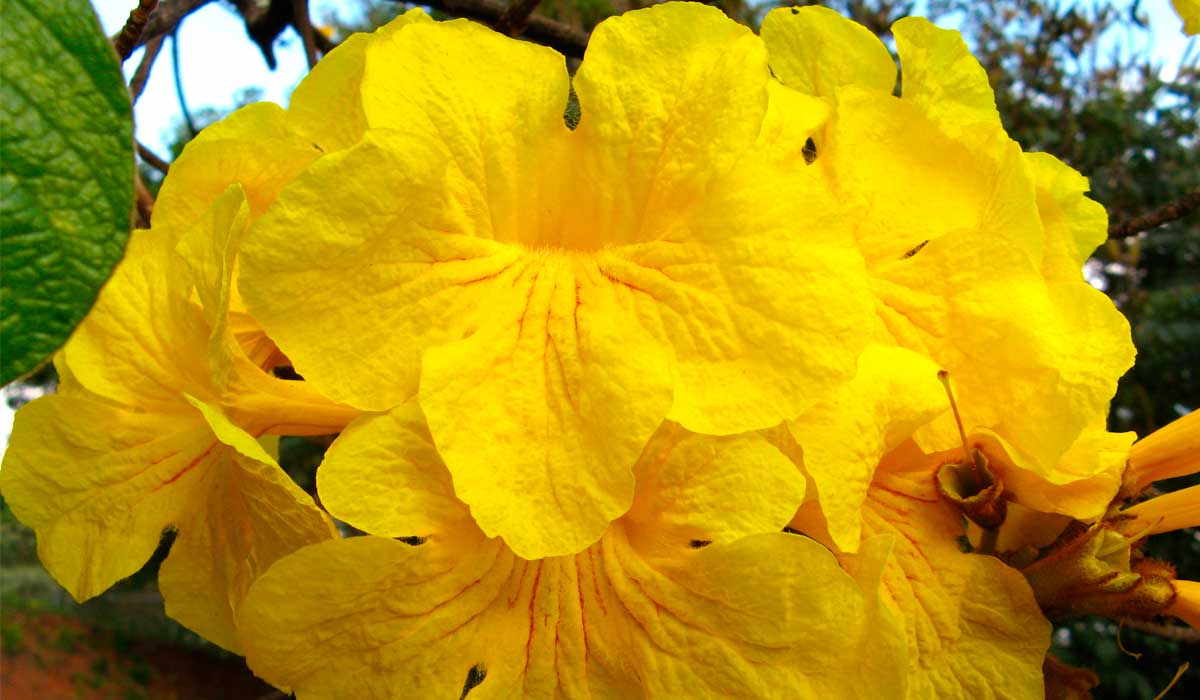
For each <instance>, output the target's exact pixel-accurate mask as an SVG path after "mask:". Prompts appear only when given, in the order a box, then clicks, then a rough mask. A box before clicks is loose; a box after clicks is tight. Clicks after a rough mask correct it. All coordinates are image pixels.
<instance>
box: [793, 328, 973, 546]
mask: <svg viewBox="0 0 1200 700" xmlns="http://www.w3.org/2000/svg"><path fill="white" fill-rule="evenodd" d="M938 369H939V368H938V366H937V365H935V364H934V363H933V362H931V361H930V360H928V359H927V358H925V357H923V356H921V355H918V354H917V353H914V352H912V351H910V350H905V349H903V348H894V347H885V346H878V345H875V346H871V347H870V348H868V349H867V350H866V351H864V352H863V354H862V355H861V356H859V358H858V374H857V375H856V376H855V378H854V381H852V382H850V383H848V384H846V385H845V386H844V387H842V388H840V389H838V390H837V392H835V393H834V394H833V396H831V397H830V398H829V399H827V400H825V401H822V402H821V403H819V404H817V405H816V406H814V407H813V408H811V409H809V410H808V411H807V412H806V413H805V414H804V415H802V416H801V417H800V418H798V419H797V420H794V421H789V422H788V428H789V429H790V430H791V433H792V435H793V437H795V439H796V442H797V443H799V444H800V446H801V447H802V448H803V453H804V456H803V466H804V471H805V473H806V474H808V476H809V477H811V478H812V480H813V483H814V484H815V485H816V487H817V499H818V501H819V502H820V506H821V510H822V512H823V513H824V514H825V518H826V521H827V526H828V528H829V534H830V536H831V537H832V538H833V541H834V543H835V544H836V545H837V547H838V549H840V550H841V551H843V552H856V551H858V544H859V540H860V539H861V537H862V517H863V514H862V506H863V500H864V499H865V498H866V497H867V488H868V487H869V486H870V484H871V480H872V479H873V478H874V475H875V467H876V466H877V465H878V464H879V461H880V460H881V459H882V458H883V456H884V455H885V454H887V453H888V452H891V451H892V449H894V448H895V447H897V446H898V445H899V444H900V443H901V442H904V441H905V440H908V439H909V438H910V437H911V435H912V433H913V432H914V431H915V430H916V429H917V428H918V427H920V426H922V425H924V424H925V423H927V422H929V420H930V419H932V418H933V417H935V416H937V415H938V414H940V413H942V412H944V411H946V410H948V409H949V405H950V404H949V402H948V400H947V399H946V393H945V390H944V389H943V388H942V385H941V383H940V382H939V381H938V379H937V373H938Z"/></svg>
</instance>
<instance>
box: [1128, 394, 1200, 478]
mask: <svg viewBox="0 0 1200 700" xmlns="http://www.w3.org/2000/svg"><path fill="white" fill-rule="evenodd" d="M1198 471H1200V411H1192V412H1191V413H1189V414H1187V415H1186V416H1183V417H1182V418H1176V419H1175V420H1173V421H1171V422H1170V423H1168V424H1167V425H1165V426H1163V427H1161V428H1159V429H1158V430H1155V431H1154V432H1153V433H1150V434H1149V435H1147V436H1145V437H1144V438H1142V439H1141V440H1138V441H1137V442H1135V443H1134V444H1133V449H1131V450H1130V452H1129V470H1128V472H1127V473H1126V475H1125V480H1126V483H1127V484H1128V487H1129V490H1130V492H1131V493H1141V492H1142V491H1145V490H1146V487H1147V486H1149V485H1150V484H1152V483H1154V482H1155V481H1159V480H1161V479H1170V478H1172V477H1176V476H1184V475H1185V474H1193V473H1195V472H1198Z"/></svg>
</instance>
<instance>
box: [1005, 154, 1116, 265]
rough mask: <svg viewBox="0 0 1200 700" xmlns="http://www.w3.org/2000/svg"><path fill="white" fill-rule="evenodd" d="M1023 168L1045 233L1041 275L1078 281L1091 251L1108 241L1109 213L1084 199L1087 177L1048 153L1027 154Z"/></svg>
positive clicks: (1098, 204) (1087, 187) (1089, 200)
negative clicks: (1032, 186)
mask: <svg viewBox="0 0 1200 700" xmlns="http://www.w3.org/2000/svg"><path fill="white" fill-rule="evenodd" d="M1024 159H1025V166H1026V167H1027V168H1028V169H1029V171H1030V173H1031V174H1032V176H1033V180H1034V183H1035V184H1036V185H1037V205H1038V215H1039V217H1040V218H1041V220H1042V227H1043V229H1044V230H1045V234H1046V256H1045V259H1044V261H1043V262H1042V274H1044V275H1045V276H1046V278H1047V279H1053V280H1059V281H1063V282H1077V281H1078V280H1079V274H1080V272H1079V271H1080V269H1081V268H1082V267H1083V264H1084V263H1085V262H1087V259H1088V258H1089V257H1090V256H1091V254H1092V251H1094V250H1096V248H1097V247H1098V246H1099V245H1100V244H1102V243H1104V241H1105V240H1107V238H1108V213H1107V212H1106V211H1104V207H1103V206H1102V205H1101V204H1100V203H1099V202H1096V201H1093V200H1091V199H1088V198H1087V197H1086V196H1084V193H1086V192H1087V191H1088V189H1089V185H1088V181H1087V178H1085V177H1084V176H1083V175H1080V174H1079V173H1078V172H1077V171H1076V170H1075V169H1074V168H1072V167H1071V166H1069V165H1067V164H1066V163H1063V162H1062V161H1060V160H1059V159H1057V158H1055V157H1054V156H1052V155H1050V154H1048V153H1026V154H1025V155H1024Z"/></svg>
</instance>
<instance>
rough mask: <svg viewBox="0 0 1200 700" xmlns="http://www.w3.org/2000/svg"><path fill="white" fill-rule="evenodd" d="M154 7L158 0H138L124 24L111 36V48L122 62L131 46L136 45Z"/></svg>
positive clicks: (156, 5) (127, 55) (129, 52)
mask: <svg viewBox="0 0 1200 700" xmlns="http://www.w3.org/2000/svg"><path fill="white" fill-rule="evenodd" d="M156 7H158V0H138V6H137V7H135V8H134V9H133V11H132V12H130V13H129V18H128V19H126V20H125V26H124V27H122V28H121V31H120V32H119V33H118V34H117V35H116V36H115V37H114V38H113V40H112V42H113V48H114V49H116V51H117V55H118V56H120V57H121V62H122V63H124V62H125V61H126V60H127V59H128V58H129V55H130V54H132V53H133V48H134V47H135V46H136V45H137V40H138V39H140V38H141V37H142V32H143V31H144V30H145V29H146V22H147V21H149V19H150V14H151V13H152V12H154V8H156Z"/></svg>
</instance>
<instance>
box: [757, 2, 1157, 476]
mask: <svg viewBox="0 0 1200 700" xmlns="http://www.w3.org/2000/svg"><path fill="white" fill-rule="evenodd" d="M892 31H893V34H894V35H895V37H896V46H897V48H898V50H899V54H900V58H901V65H902V69H903V90H902V94H901V95H900V96H895V95H894V94H893V89H894V87H895V85H896V80H897V70H896V65H895V63H894V62H893V60H892V58H891V56H890V54H889V53H888V51H887V49H886V48H885V47H884V46H883V44H882V43H881V42H880V41H879V40H878V39H877V38H876V37H874V36H873V35H872V34H871V33H870V32H869V31H868V30H867V29H866V28H865V27H862V26H860V25H858V24H855V23H854V22H852V21H850V20H848V19H845V18H842V17H840V16H839V15H837V14H836V13H835V12H833V11H831V10H829V9H826V8H821V7H804V8H783V9H778V10H774V11H772V12H771V13H770V14H768V15H767V17H766V20H765V21H764V23H763V28H762V36H763V40H764V41H765V42H766V44H767V47H768V49H769V51H770V62H771V68H772V70H773V72H774V74H775V75H776V76H778V77H779V79H780V80H781V81H782V83H783V85H784V86H786V87H787V88H789V89H791V90H794V91H797V92H800V93H803V94H806V95H810V96H815V97H819V98H821V99H822V100H824V101H826V102H827V103H828V104H829V106H830V109H831V113H830V116H829V118H828V121H827V122H826V123H825V124H824V125H823V126H822V127H821V128H819V129H817V130H816V132H815V133H814V135H813V143H812V149H810V154H809V156H808V157H806V158H805V159H794V160H795V161H796V162H795V169H796V170H797V171H808V170H813V169H816V170H822V171H824V172H826V173H827V177H828V179H829V180H830V181H831V182H833V183H835V189H836V191H837V194H838V198H839V199H840V201H841V202H842V203H843V204H844V207H845V209H844V211H845V213H844V216H845V217H846V218H848V219H851V220H853V221H854V222H855V234H856V240H857V244H858V246H859V248H860V250H861V254H862V255H863V257H864V259H865V261H866V268H867V273H868V276H869V278H870V282H869V284H870V288H871V291H872V293H873V295H874V298H875V308H876V314H875V318H874V319H873V321H872V325H871V326H870V328H871V339H872V341H873V342H876V343H879V344H883V345H894V346H898V347H902V348H907V349H909V350H911V351H913V352H915V353H917V354H919V355H923V356H925V357H928V358H930V359H931V360H932V361H933V362H934V363H936V365H937V366H938V367H940V368H942V369H945V370H947V371H949V372H950V374H951V376H953V377H954V380H955V388H956V390H957V392H958V395H959V399H960V403H961V410H962V418H963V421H964V423H966V425H967V426H968V427H970V428H971V429H972V431H974V430H975V429H987V430H991V431H993V432H994V433H995V434H996V435H997V436H998V437H999V438H1001V439H1003V440H1007V441H1008V442H1009V444H1010V446H1011V447H1013V449H1014V459H1015V460H1017V461H1018V462H1019V463H1020V464H1021V465H1022V467H1023V468H1025V469H1027V470H1028V471H1029V472H1030V473H1031V474H1032V475H1033V476H1034V477H1036V478H1040V479H1042V480H1043V481H1046V482H1048V483H1050V484H1055V485H1064V484H1071V483H1075V482H1079V481H1081V480H1083V479H1086V478H1089V477H1091V476H1093V474H1092V473H1087V472H1084V471H1083V469H1084V467H1085V465H1084V464H1082V463H1080V462H1076V461H1071V462H1069V463H1070V464H1073V465H1075V469H1074V470H1071V471H1068V472H1062V471H1059V467H1060V466H1061V465H1063V464H1064V461H1063V459H1062V458H1063V456H1064V455H1065V454H1066V453H1067V452H1068V450H1070V449H1071V447H1072V445H1073V444H1075V443H1076V442H1077V441H1078V440H1080V439H1081V437H1082V436H1083V434H1084V433H1085V432H1088V431H1094V430H1095V429H1096V426H1100V425H1102V424H1103V421H1104V418H1105V416H1106V415H1107V411H1108V402H1109V400H1110V399H1111V397H1112V395H1113V393H1114V391H1115V389H1116V382H1117V379H1118V378H1119V377H1120V376H1121V374H1122V373H1124V371H1125V370H1126V369H1128V367H1129V366H1130V365H1131V364H1132V362H1133V356H1134V351H1133V345H1132V343H1131V341H1130V334H1129V326H1128V323H1127V322H1126V320H1125V318H1124V317H1123V316H1122V315H1121V313H1120V312H1119V311H1118V310H1117V309H1116V308H1115V306H1114V305H1113V303H1112V302H1111V301H1110V300H1109V299H1108V298H1107V297H1106V296H1105V295H1104V294H1103V293H1101V292H1100V291H1098V290H1096V289H1094V288H1092V287H1091V286H1090V285H1088V284H1087V283H1086V282H1085V281H1084V279H1083V276H1082V272H1081V270H1082V265H1083V263H1084V261H1085V260H1086V259H1087V257H1088V255H1089V254H1090V253H1091V251H1092V250H1094V249H1095V248H1096V246H1098V245H1099V244H1100V243H1102V242H1103V241H1104V239H1105V236H1106V216H1105V213H1104V210H1103V208H1102V207H1101V206H1100V205H1099V204H1097V203H1096V202H1093V201H1091V200H1089V199H1088V198H1087V197H1085V196H1084V193H1085V191H1086V190H1087V181H1086V179H1085V178H1083V177H1082V176H1081V175H1079V174H1078V173H1076V172H1075V171H1074V170H1072V169H1071V168H1069V167H1067V166H1066V165H1064V164H1063V163H1061V162H1059V161H1058V160H1056V159H1054V158H1053V157H1051V156H1049V155H1046V154H1041V153H1023V152H1022V151H1021V148H1020V147H1019V146H1018V145H1017V144H1016V143H1014V142H1013V141H1012V140H1011V139H1010V138H1009V137H1008V136H1007V134H1006V133H1005V132H1004V129H1003V127H1002V125H1001V123H1000V118H999V115H998V113H997V111H996V107H995V101H994V96H993V93H992V90H991V87H990V86H989V84H988V80H987V75H986V74H985V72H984V70H983V68H982V67H981V66H980V65H979V64H978V62H976V61H975V59H974V58H973V57H972V56H971V54H970V52H969V50H968V49H967V47H966V45H965V44H964V42H963V40H962V39H961V37H959V35H958V34H957V33H956V32H953V31H948V30H942V29H938V28H937V27H935V26H933V25H932V24H930V23H929V22H928V21H926V20H924V19H921V18H906V19H902V20H900V21H898V22H896V23H895V25H894V26H893V28H892ZM943 405H944V404H943ZM860 408H861V409H862V410H863V411H864V412H865V415H864V419H865V420H868V421H869V420H870V411H871V408H870V407H869V406H861V407H860ZM809 420H810V419H809V418H808V417H805V416H798V417H796V420H795V421H794V422H793V423H792V425H794V426H795V425H804V424H805V423H807V422H809ZM808 432H811V431H808ZM797 437H798V438H801V437H802V436H799V435H798V436H797ZM958 439H959V438H958V432H957V429H956V428H955V424H954V420H953V419H952V417H951V415H950V413H949V411H942V412H941V415H940V416H939V417H938V418H937V419H936V420H934V421H933V422H932V423H930V424H929V425H927V426H926V427H924V428H922V429H921V431H919V432H918V433H917V435H916V440H917V442H918V444H920V445H921V447H922V448H924V449H925V450H926V451H931V452H932V451H938V450H946V449H952V448H954V447H955V446H957V444H958ZM801 441H802V442H803V440H801ZM1126 446H1128V445H1127V444H1126ZM1093 462H1095V463H1094V464H1093V465H1091V466H1093V467H1094V468H1095V469H1096V470H1098V471H1104V470H1106V469H1108V468H1109V466H1110V464H1109V463H1108V462H1105V463H1103V464H1102V463H1100V462H1098V461H1096V460H1093ZM859 466H862V467H865V471H861V472H860V473H856V474H852V475H847V476H848V477H849V478H851V479H852V480H854V481H855V482H856V483H858V484H859V487H860V488H859V490H860V491H861V486H862V485H863V484H865V483H867V482H869V481H870V472H871V470H872V469H873V468H874V462H872V461H870V460H863V461H860V462H859Z"/></svg>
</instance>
